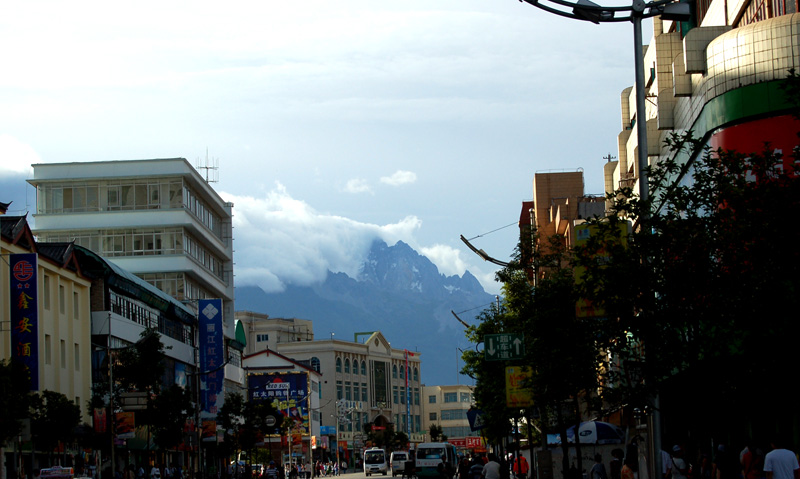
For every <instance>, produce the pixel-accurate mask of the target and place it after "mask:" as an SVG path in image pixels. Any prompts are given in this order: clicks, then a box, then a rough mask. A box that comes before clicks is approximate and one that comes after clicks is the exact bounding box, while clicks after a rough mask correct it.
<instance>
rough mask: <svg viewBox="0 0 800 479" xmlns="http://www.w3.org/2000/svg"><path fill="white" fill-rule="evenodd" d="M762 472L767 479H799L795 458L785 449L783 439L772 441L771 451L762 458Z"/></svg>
mask: <svg viewBox="0 0 800 479" xmlns="http://www.w3.org/2000/svg"><path fill="white" fill-rule="evenodd" d="M764 472H765V473H766V474H767V479H800V465H798V463H797V456H796V455H795V454H794V453H793V452H792V451H790V450H788V449H786V448H785V443H784V441H783V438H775V439H773V441H772V450H771V451H770V452H768V453H767V455H766V456H765V457H764Z"/></svg>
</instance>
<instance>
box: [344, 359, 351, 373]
mask: <svg viewBox="0 0 800 479" xmlns="http://www.w3.org/2000/svg"><path fill="white" fill-rule="evenodd" d="M344 372H345V373H347V374H350V359H345V360H344Z"/></svg>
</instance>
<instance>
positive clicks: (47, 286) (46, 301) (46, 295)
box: [44, 275, 50, 311]
mask: <svg viewBox="0 0 800 479" xmlns="http://www.w3.org/2000/svg"><path fill="white" fill-rule="evenodd" d="M44 309H46V310H48V311H50V276H48V275H44Z"/></svg>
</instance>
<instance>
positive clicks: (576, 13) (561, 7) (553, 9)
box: [520, 0, 691, 202]
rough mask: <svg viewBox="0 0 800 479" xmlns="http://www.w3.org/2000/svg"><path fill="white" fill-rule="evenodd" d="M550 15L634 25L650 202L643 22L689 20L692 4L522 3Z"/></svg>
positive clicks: (643, 182)
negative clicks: (605, 4) (653, 19)
mask: <svg viewBox="0 0 800 479" xmlns="http://www.w3.org/2000/svg"><path fill="white" fill-rule="evenodd" d="M520 1H524V2H525V3H528V4H530V5H533V6H534V7H536V8H540V9H542V10H544V11H546V12H549V13H553V14H555V15H559V16H562V17H567V18H572V19H575V20H583V21H588V22H592V23H596V24H598V23H601V22H603V23H607V22H626V21H630V22H631V23H632V24H633V53H634V68H635V70H636V84H635V88H636V136H637V141H638V150H639V152H638V155H637V165H638V169H639V196H640V198H641V199H642V201H644V202H646V201H647V200H648V198H649V196H650V191H649V185H648V178H647V166H648V160H647V115H646V113H645V80H644V58H643V54H642V20H643V19H644V18H649V17H655V16H657V15H660V16H661V18H663V19H665V20H676V21H681V20H688V19H689V18H690V17H691V9H690V6H689V4H688V3H680V2H679V1H676V0H651V1H649V2H645V1H644V0H633V1H632V3H631V5H630V6H617V7H605V6H601V5H598V4H596V3H594V2H591V1H589V0H577V1H576V2H571V1H567V0H543V1H539V0H520Z"/></svg>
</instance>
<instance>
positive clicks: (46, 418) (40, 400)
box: [30, 391, 81, 454]
mask: <svg viewBox="0 0 800 479" xmlns="http://www.w3.org/2000/svg"><path fill="white" fill-rule="evenodd" d="M30 417H31V434H32V436H33V441H34V443H35V444H36V447H39V448H41V449H43V450H46V451H50V452H51V454H52V451H53V450H55V449H56V447H57V446H58V444H59V443H65V444H66V443H69V442H71V441H72V440H73V439H74V438H75V429H76V428H77V427H78V425H79V424H80V422H81V408H80V406H79V405H77V404H75V402H74V401H72V400H70V399H68V398H67V397H66V396H65V395H63V394H61V393H59V392H56V391H42V392H41V393H39V394H33V395H31V401H30Z"/></svg>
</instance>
